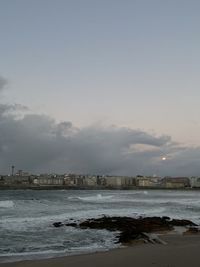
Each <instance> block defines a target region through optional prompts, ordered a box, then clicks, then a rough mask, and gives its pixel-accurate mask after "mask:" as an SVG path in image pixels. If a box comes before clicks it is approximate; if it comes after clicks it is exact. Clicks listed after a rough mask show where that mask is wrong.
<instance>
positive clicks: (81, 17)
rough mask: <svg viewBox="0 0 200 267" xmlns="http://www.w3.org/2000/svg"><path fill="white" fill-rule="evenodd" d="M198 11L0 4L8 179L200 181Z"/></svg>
mask: <svg viewBox="0 0 200 267" xmlns="http://www.w3.org/2000/svg"><path fill="white" fill-rule="evenodd" d="M199 10H200V2H199V1H197V0H190V1H189V0H187V1H186V0H173V1H172V0H169V1H164V0H151V1H149V0H123V1H122V0H101V1H99V0H98V1H97V0H0V173H8V172H9V171H10V166H11V165H16V168H18V169H24V170H27V171H31V172H61V173H63V172H79V173H94V174H119V175H136V174H143V175H147V174H148V175H153V174H156V175H172V176H185V175H199V174H200V164H199V161H200V119H199V115H200V111H199V99H200V90H199V85H200V76H199V69H200V53H199V47H200V28H199V25H200V16H199ZM164 158H166V160H163V159H164Z"/></svg>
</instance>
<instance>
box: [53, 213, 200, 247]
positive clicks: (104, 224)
mask: <svg viewBox="0 0 200 267" xmlns="http://www.w3.org/2000/svg"><path fill="white" fill-rule="evenodd" d="M65 225H66V226H73V227H80V228H82V229H87V228H89V229H106V230H109V231H120V234H119V235H118V236H117V237H118V241H117V243H131V242H132V241H133V240H138V239H143V240H146V241H147V242H152V238H151V239H150V238H149V234H151V233H154V232H161V231H171V230H173V227H174V226H196V224H194V223H193V222H191V221H189V220H178V219H173V220H170V218H169V217H167V216H163V217H146V218H143V217H139V218H132V217H118V216H113V217H108V216H105V215H104V216H103V217H101V218H92V219H88V220H85V221H83V222H81V223H79V224H77V223H75V222H71V223H67V224H65ZM54 226H55V227H60V226H63V224H62V223H61V222H57V223H54Z"/></svg>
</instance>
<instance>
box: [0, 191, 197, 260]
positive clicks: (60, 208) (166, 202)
mask: <svg viewBox="0 0 200 267" xmlns="http://www.w3.org/2000/svg"><path fill="white" fill-rule="evenodd" d="M103 214H104V215H117V216H124V215H126V216H132V217H138V216H169V217H172V218H180V219H190V220H192V221H194V222H196V223H198V224H200V191H175V190H172V191H170V190H169V191H168V190H116V191H115V190H98V191H96V190H49V191H48V190H42V191H35V190H16V191H14V190H13V191H12V190H6V191H0V262H8V261H18V260H24V259H35V258H47V257H57V256H64V255H72V254H81V253H89V252H94V251H100V250H102V251H105V250H109V249H111V248H114V247H117V246H119V245H118V244H115V241H116V233H112V232H109V231H106V230H88V229H85V230H81V229H75V228H73V227H66V226H64V227H60V228H55V227H54V226H53V225H52V224H53V222H56V221H62V222H73V221H77V220H79V221H81V220H84V219H87V218H92V217H99V216H102V215H103Z"/></svg>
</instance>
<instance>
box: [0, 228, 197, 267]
mask: <svg viewBox="0 0 200 267" xmlns="http://www.w3.org/2000/svg"><path fill="white" fill-rule="evenodd" d="M159 236H161V237H162V240H163V241H164V242H166V243H167V244H166V245H162V244H140V243H139V244H135V245H132V246H129V247H122V248H116V249H112V250H109V251H106V252H94V253H90V254H79V255H71V256H64V257H57V258H48V259H39V260H26V261H18V262H8V263H0V267H40V266H44V267H57V266H59V267H66V266H67V267H90V266H91V267H92V266H95V267H100V266H109V267H119V266H120V267H121V266H124V267H132V266H136V267H149V266H154V267H189V266H192V267H199V247H200V235H199V234H196V235H191V234H190V235H181V234H177V233H176V234H175V233H168V234H162V235H159Z"/></svg>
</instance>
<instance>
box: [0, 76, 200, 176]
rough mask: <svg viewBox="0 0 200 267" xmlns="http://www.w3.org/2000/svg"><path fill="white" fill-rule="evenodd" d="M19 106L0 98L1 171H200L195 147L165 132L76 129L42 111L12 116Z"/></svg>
mask: <svg viewBox="0 0 200 267" xmlns="http://www.w3.org/2000/svg"><path fill="white" fill-rule="evenodd" d="M2 81H4V79H2V78H0V87H1V90H2V89H3V87H4V86H5V82H2ZM23 108H24V107H23V106H21V105H16V104H15V105H9V104H3V103H0V173H9V171H10V166H11V165H15V166H16V169H23V170H27V171H30V172H33V173H40V172H57V173H65V172H77V173H93V174H117V175H137V174H143V175H153V174H157V175H172V176H180V175H181V176H185V175H198V174H199V173H200V164H199V160H200V148H199V147H196V148H194V147H183V146H180V145H179V144H177V143H175V142H173V140H172V138H171V137H170V136H167V135H161V136H155V135H153V134H150V133H147V132H145V131H142V130H138V129H137V130H135V129H130V128H125V127H117V126H96V125H93V126H90V127H83V128H78V127H75V126H74V125H73V123H72V122H70V121H64V122H61V123H57V122H56V121H55V120H54V119H53V118H51V117H49V116H45V115H36V114H26V113H25V114H24V115H23V116H22V117H18V116H16V113H17V112H18V110H20V109H23ZM163 156H165V157H166V158H167V160H165V161H162V160H161V159H162V157H163Z"/></svg>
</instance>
